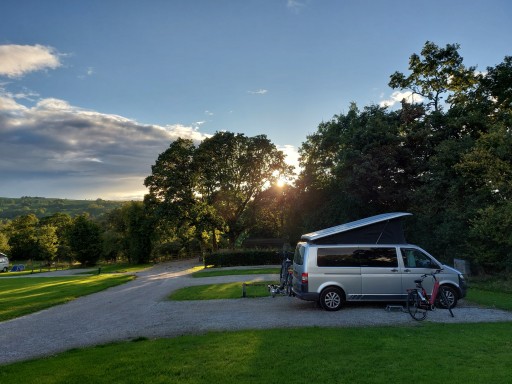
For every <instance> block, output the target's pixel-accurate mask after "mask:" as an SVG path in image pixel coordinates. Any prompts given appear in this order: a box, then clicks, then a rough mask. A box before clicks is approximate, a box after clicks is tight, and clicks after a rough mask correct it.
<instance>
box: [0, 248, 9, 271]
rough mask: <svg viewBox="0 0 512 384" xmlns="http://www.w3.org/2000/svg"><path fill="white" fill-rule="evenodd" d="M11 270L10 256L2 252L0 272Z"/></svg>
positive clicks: (0, 253) (0, 254)
mask: <svg viewBox="0 0 512 384" xmlns="http://www.w3.org/2000/svg"><path fill="white" fill-rule="evenodd" d="M8 270H9V258H8V257H7V255H5V254H3V253H2V252H0V272H7V271H8Z"/></svg>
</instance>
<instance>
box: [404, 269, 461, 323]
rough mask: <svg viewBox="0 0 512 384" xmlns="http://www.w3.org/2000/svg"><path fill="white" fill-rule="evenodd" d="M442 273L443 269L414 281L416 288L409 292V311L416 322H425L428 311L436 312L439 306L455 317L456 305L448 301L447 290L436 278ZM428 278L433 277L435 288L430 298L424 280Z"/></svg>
mask: <svg viewBox="0 0 512 384" xmlns="http://www.w3.org/2000/svg"><path fill="white" fill-rule="evenodd" d="M441 271H442V269H438V270H437V271H436V272H434V273H427V274H424V275H422V276H421V279H418V280H414V282H415V283H416V288H411V289H408V290H407V311H408V312H409V314H410V315H411V317H412V318H413V319H414V320H417V321H421V320H425V319H426V317H427V313H428V311H433V310H435V309H436V307H437V306H439V307H441V308H446V309H448V310H449V311H450V315H451V316H452V317H454V315H453V312H452V306H453V304H454V303H453V302H452V301H450V300H449V299H448V297H447V295H446V293H445V288H444V287H442V286H440V284H439V280H438V279H437V278H436V275H437V274H438V273H439V272H441ZM427 276H431V277H432V279H433V280H434V286H433V288H432V294H431V295H430V296H429V295H428V294H427V291H426V290H425V288H424V287H423V280H425V278H426V277H427Z"/></svg>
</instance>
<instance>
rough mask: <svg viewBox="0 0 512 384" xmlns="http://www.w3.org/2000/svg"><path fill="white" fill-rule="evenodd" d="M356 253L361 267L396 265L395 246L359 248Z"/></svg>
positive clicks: (392, 266)
mask: <svg viewBox="0 0 512 384" xmlns="http://www.w3.org/2000/svg"><path fill="white" fill-rule="evenodd" d="M357 253H358V254H359V258H360V260H361V267H382V268H395V267H398V258H397V256H396V249H395V248H360V249H359V250H358V251H357Z"/></svg>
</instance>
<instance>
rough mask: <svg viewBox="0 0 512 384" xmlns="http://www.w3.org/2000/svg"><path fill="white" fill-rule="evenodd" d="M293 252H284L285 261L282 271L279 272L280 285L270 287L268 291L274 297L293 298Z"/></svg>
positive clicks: (282, 264)
mask: <svg viewBox="0 0 512 384" xmlns="http://www.w3.org/2000/svg"><path fill="white" fill-rule="evenodd" d="M290 256H291V257H290ZM292 259H293V252H286V251H283V261H282V263H281V270H280V271H279V282H280V284H279V285H277V284H270V285H268V290H269V292H270V294H271V295H272V297H276V295H287V296H292V279H293V261H292Z"/></svg>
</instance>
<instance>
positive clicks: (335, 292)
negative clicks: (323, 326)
mask: <svg viewBox="0 0 512 384" xmlns="http://www.w3.org/2000/svg"><path fill="white" fill-rule="evenodd" d="M344 301H345V295H344V294H343V291H342V290H341V289H339V288H336V287H328V288H325V289H324V290H323V291H322V293H321V294H320V305H321V306H322V308H323V309H325V310H326V311H339V310H340V309H341V307H342V306H343V303H344Z"/></svg>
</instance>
